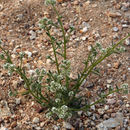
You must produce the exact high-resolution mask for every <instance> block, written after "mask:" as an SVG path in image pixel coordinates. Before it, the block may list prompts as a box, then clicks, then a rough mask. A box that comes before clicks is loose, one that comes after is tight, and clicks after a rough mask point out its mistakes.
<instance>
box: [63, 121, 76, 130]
mask: <svg viewBox="0 0 130 130" xmlns="http://www.w3.org/2000/svg"><path fill="white" fill-rule="evenodd" d="M63 127H64V128H66V129H74V128H73V126H72V125H71V124H70V123H68V122H65V121H64V122H63Z"/></svg>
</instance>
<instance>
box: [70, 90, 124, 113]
mask: <svg viewBox="0 0 130 130" xmlns="http://www.w3.org/2000/svg"><path fill="white" fill-rule="evenodd" d="M121 90H123V89H116V90H113V91H110V92H109V93H108V94H106V95H104V97H101V98H100V99H98V100H97V101H95V102H94V103H92V104H90V105H85V106H84V107H82V108H80V109H74V108H71V109H70V110H71V111H81V110H82V111H85V110H86V109H89V108H91V107H92V106H94V105H96V104H98V103H101V102H102V101H103V100H104V99H105V98H107V97H108V96H109V95H111V94H113V93H115V92H119V91H121Z"/></svg>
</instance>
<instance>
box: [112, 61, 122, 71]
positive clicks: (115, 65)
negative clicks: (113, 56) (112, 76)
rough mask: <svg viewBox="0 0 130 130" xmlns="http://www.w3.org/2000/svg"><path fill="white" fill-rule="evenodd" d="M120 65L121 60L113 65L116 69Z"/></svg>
mask: <svg viewBox="0 0 130 130" xmlns="http://www.w3.org/2000/svg"><path fill="white" fill-rule="evenodd" d="M120 65H121V63H120V62H115V63H114V64H113V67H114V68H115V69H118V68H119V67H120Z"/></svg>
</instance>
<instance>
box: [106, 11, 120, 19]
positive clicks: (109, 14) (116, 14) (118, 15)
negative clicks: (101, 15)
mask: <svg viewBox="0 0 130 130" xmlns="http://www.w3.org/2000/svg"><path fill="white" fill-rule="evenodd" d="M106 14H107V15H108V16H109V17H112V18H116V17H121V13H119V12H114V11H111V12H107V13H106Z"/></svg>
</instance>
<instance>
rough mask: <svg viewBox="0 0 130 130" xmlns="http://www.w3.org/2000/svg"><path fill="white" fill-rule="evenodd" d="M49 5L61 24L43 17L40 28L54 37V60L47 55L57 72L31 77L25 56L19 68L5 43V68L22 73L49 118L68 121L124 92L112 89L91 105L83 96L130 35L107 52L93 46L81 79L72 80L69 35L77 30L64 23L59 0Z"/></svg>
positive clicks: (41, 71)
mask: <svg viewBox="0 0 130 130" xmlns="http://www.w3.org/2000/svg"><path fill="white" fill-rule="evenodd" d="M46 4H47V5H50V6H52V8H53V9H54V11H55V13H56V15H57V24H56V23H54V22H53V21H52V20H50V19H48V18H43V19H42V20H40V27H41V28H42V29H44V30H45V31H46V34H47V36H48V37H49V38H50V43H51V45H52V49H53V54H54V58H52V57H51V56H47V58H49V59H50V60H51V61H52V62H53V63H54V64H55V65H56V70H55V71H51V70H49V71H48V72H47V71H46V70H45V69H36V71H35V74H33V75H31V76H30V77H28V76H27V72H26V70H25V69H24V67H23V62H22V61H23V57H24V53H20V61H21V62H20V65H19V66H16V65H14V64H13V61H12V60H11V56H10V53H9V51H6V50H5V49H4V47H3V43H2V42H1V44H0V49H1V50H2V53H1V54H0V58H1V59H2V60H4V61H5V64H4V68H5V69H7V70H8V72H9V75H11V74H12V73H14V72H15V73H17V74H19V75H20V77H21V78H22V80H23V81H24V87H25V89H26V90H27V91H26V92H27V94H30V95H31V96H33V97H34V99H35V100H36V101H37V102H38V103H40V104H41V106H42V107H43V108H46V109H47V110H48V112H47V113H46V115H47V117H53V118H55V119H58V118H62V119H67V118H69V117H71V116H72V114H73V113H75V112H76V111H80V110H83V111H87V110H88V109H89V108H90V107H91V106H93V105H95V104H97V103H99V102H102V101H104V99H105V98H106V97H107V96H108V95H110V94H112V93H114V92H120V90H123V87H120V88H119V87H116V89H114V90H113V89H109V91H108V93H105V92H104V93H102V94H101V95H100V97H99V99H98V100H97V101H95V102H94V103H92V104H88V103H87V102H86V103H83V99H84V97H82V96H80V94H79V92H80V87H81V86H82V84H83V82H84V81H85V80H86V78H87V77H88V76H89V75H90V73H96V74H98V71H97V70H96V66H97V65H98V64H100V63H101V62H102V61H103V60H104V59H106V58H107V57H108V56H110V55H111V54H113V53H120V52H121V51H124V49H123V48H122V47H120V48H118V45H121V43H122V42H123V41H124V40H125V39H127V38H128V37H129V36H130V34H129V35H128V36H126V37H125V38H123V39H122V40H121V41H119V42H118V43H116V44H113V45H112V46H111V47H108V48H106V49H104V48H102V46H101V44H99V43H97V44H96V45H95V46H91V50H90V51H89V54H88V58H87V59H86V60H85V61H84V69H83V71H82V72H81V73H79V74H78V76H77V77H78V78H77V79H72V78H70V73H71V67H70V66H71V62H70V61H69V60H68V59H67V56H66V54H67V42H68V41H69V33H71V31H73V27H70V29H69V32H66V31H65V29H64V27H63V23H62V20H61V19H62V17H61V16H60V15H59V12H58V11H57V9H56V7H55V1H54V0H46ZM52 27H53V28H57V29H59V30H60V31H61V32H62V38H63V39H62V40H59V39H58V38H56V36H53V35H52V34H51V29H52ZM59 57H61V58H60V59H62V61H60V60H59ZM72 84H73V85H72ZM125 87H126V86H125ZM125 92H126V90H125ZM86 101H87V100H86Z"/></svg>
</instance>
